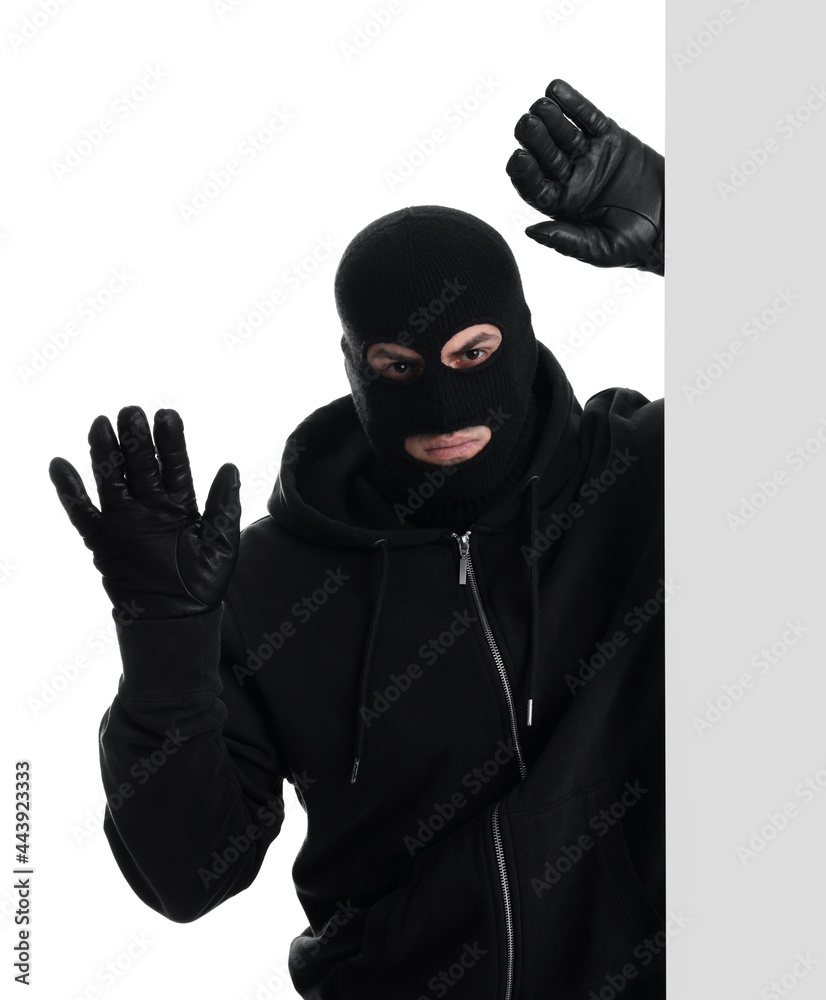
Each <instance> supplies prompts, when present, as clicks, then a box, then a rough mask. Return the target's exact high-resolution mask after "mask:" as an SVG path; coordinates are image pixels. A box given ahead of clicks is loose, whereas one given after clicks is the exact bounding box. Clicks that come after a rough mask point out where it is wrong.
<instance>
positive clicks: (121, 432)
mask: <svg viewBox="0 0 826 1000" xmlns="http://www.w3.org/2000/svg"><path fill="white" fill-rule="evenodd" d="M118 437H119V438H120V450H121V452H122V453H123V461H124V465H125V466H126V482H127V484H128V486H129V492H130V493H131V494H132V496H133V497H134V498H135V499H136V500H138V501H139V502H141V503H144V502H146V501H150V502H151V501H153V500H159V499H161V497H162V496H163V489H162V486H161V472H160V469H159V468H158V460H157V458H156V457H155V445H154V443H153V441H152V435H151V433H150V431H149V421H148V420H147V419H146V414H145V413H144V412H143V410H142V409H141V408H140V407H139V406H124V407H123V409H122V410H121V411H120V413H119V414H118Z"/></svg>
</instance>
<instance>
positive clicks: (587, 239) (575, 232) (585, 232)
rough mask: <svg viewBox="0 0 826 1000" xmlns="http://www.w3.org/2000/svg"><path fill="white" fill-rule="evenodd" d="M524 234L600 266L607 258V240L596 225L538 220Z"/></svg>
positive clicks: (544, 244)
mask: <svg viewBox="0 0 826 1000" xmlns="http://www.w3.org/2000/svg"><path fill="white" fill-rule="evenodd" d="M525 234H526V235H527V236H530V238H531V239H532V240H536V242H537V243H541V244H542V245H543V246H546V247H551V248H552V249H554V250H556V251H558V252H559V253H561V254H564V255H565V256H566V257H575V258H576V259H577V260H582V261H585V262H587V263H589V264H594V265H596V266H600V264H601V262H602V261H604V260H606V259H607V256H608V252H609V247H608V241H607V239H606V237H605V235H604V233H602V231H601V230H599V229H598V228H597V227H596V226H577V225H573V224H572V223H570V222H540V223H538V224H537V225H535V226H529V227H528V228H527V229H526V230H525Z"/></svg>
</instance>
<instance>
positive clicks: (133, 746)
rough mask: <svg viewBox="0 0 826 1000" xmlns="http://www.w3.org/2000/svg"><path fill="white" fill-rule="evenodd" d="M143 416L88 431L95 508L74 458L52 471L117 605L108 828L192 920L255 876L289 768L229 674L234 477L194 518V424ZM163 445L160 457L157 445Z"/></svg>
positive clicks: (223, 476) (147, 895)
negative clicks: (119, 670) (189, 440)
mask: <svg viewBox="0 0 826 1000" xmlns="http://www.w3.org/2000/svg"><path fill="white" fill-rule="evenodd" d="M154 438H155V440H154V443H153V440H152V434H151V433H150V431H149V425H148V422H147V419H146V416H145V414H144V413H143V411H142V410H141V409H140V407H135V406H132V407H125V408H124V409H123V410H121V412H120V413H119V415H118V437H116V436H115V433H114V431H113V429H112V426H111V424H110V423H109V421H108V419H107V418H106V417H102V416H101V417H98V418H97V419H96V420H95V421H94V423H93V424H92V428H91V430H90V432H89V445H90V451H91V457H92V467H93V470H94V473H95V479H96V483H97V487H98V495H99V498H100V510H98V509H97V508H96V507H95V506H94V505H93V504H92V502H91V500H90V499H89V497H88V495H87V493H86V490H85V488H84V486H83V482H82V480H81V478H80V476H79V475H78V473H77V471H76V470H75V469H74V467H73V466H72V465H70V463H68V462H67V461H66V460H65V459H62V458H55V459H53V460H52V462H51V464H50V466H49V474H50V476H51V479H52V482H53V483H54V485H55V487H56V489H57V492H58V497H59V499H60V501H61V503H62V505H63V507H64V509H65V510H66V513H67V514H68V516H69V519H70V521H71V523H72V524H73V525H74V526H75V528H76V529H77V530H78V532H79V533H80V535H81V537H82V538H83V540H84V542H85V544H86V546H87V547H88V548H89V549H91V550H92V552H93V554H94V562H95V565H96V566H97V568H98V569H99V570H100V572H101V574H102V577H103V586H104V589H105V590H106V593H107V594H108V595H109V598H110V599H111V601H112V604H113V606H114V611H113V615H114V618H115V623H116V627H117V630H118V639H119V643H120V649H121V656H122V658H123V675H122V677H121V680H120V684H119V688H118V695H117V697H116V698H115V700H114V702H113V704H112V707H111V708H110V710H109V711H108V712H107V714H106V716H105V717H104V720H103V723H102V725H101V730H100V747H101V768H102V774H103V783H104V787H105V790H106V795H107V803H108V810H107V816H106V820H105V829H106V834H107V836H108V838H109V842H110V844H111V846H112V850H113V852H114V854H115V858H116V859H117V861H118V864H119V865H120V867H121V869H122V871H123V873H124V875H125V876H126V878H127V880H128V881H129V882H130V884H131V885H132V887H133V888H134V889H135V891H136V892H137V893H138V895H139V896H140V897H141V898H142V899H143V900H144V901H145V902H146V903H148V904H149V905H150V906H152V907H153V908H154V909H156V910H158V911H159V912H161V913H164V914H165V915H166V916H168V917H170V918H171V919H173V920H181V921H184V920H192V919H195V918H196V917H198V916H200V915H201V914H202V913H204V912H206V911H207V910H208V909H210V908H211V907H213V906H216V905H217V904H218V903H220V902H221V901H222V900H223V899H226V898H227V897H228V896H230V895H232V894H233V893H235V892H239V891H240V890H241V889H242V888H244V887H245V886H247V885H249V883H250V882H251V881H252V879H253V878H254V876H255V874H256V872H257V871H258V868H259V867H260V864H261V861H262V859H263V856H264V852H265V851H266V848H267V846H268V844H269V843H270V842H271V841H272V839H273V838H274V837H275V836H276V834H277V833H278V830H279V829H280V825H281V821H282V819H283V807H282V800H281V786H282V780H281V768H280V765H279V764H278V762H277V761H276V752H275V751H274V749H273V748H272V743H271V740H269V738H268V735H269V734H268V732H267V727H266V723H265V721H264V720H263V719H262V718H260V712H259V709H258V707H257V705H256V703H255V701H254V695H252V693H251V692H252V690H253V689H252V687H250V688H249V689H248V691H249V692H250V693H249V694H247V693H246V692H245V700H243V701H242V700H241V699H240V695H239V694H238V692H237V690H236V689H238V687H239V686H238V685H237V684H231V683H230V684H228V685H227V689H228V694H229V695H230V696H231V697H232V698H233V699H234V702H235V703H234V704H233V706H232V711H230V710H229V708H228V703H226V702H225V701H223V700H222V699H221V697H220V696H221V693H222V684H221V673H222V671H225V670H226V669H231V664H232V663H233V662H241V656H242V654H243V642H242V640H241V637H240V635H239V634H238V629H237V625H236V623H235V620H234V618H233V616H232V614H231V612H230V611H229V609H228V608H225V607H224V606H223V600H224V595H225V592H226V590H227V587H228V586H229V583H230V579H231V577H232V573H233V570H234V568H235V564H236V561H237V556H238V547H239V542H240V513H241V507H240V503H239V486H240V484H239V481H238V470H237V469H236V468H235V466H233V465H231V464H227V465H224V466H222V467H221V469H220V470H219V471H218V474H217V475H216V477H215V480H214V482H213V484H212V487H211V488H210V491H209V496H208V497H207V502H206V507H205V510H204V514H203V517H202V516H201V515H200V514H199V512H198V507H197V503H196V500H195V492H194V489H193V486H192V476H191V473H190V469H189V459H188V457H187V452H186V444H185V441H184V433H183V423H182V422H181V419H180V417H179V416H178V414H177V413H175V411H174V410H159V411H158V413H157V414H156V415H155V424H154ZM156 448H157V452H156Z"/></svg>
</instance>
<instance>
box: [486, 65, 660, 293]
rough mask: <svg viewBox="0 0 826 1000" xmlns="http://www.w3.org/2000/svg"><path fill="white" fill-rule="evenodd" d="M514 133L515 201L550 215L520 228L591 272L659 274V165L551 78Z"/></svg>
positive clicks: (635, 141)
mask: <svg viewBox="0 0 826 1000" xmlns="http://www.w3.org/2000/svg"><path fill="white" fill-rule="evenodd" d="M545 93H546V96H545V97H542V98H540V99H539V100H538V101H536V102H535V103H534V104H533V105H532V107H531V112H532V114H526V115H523V116H522V117H521V118H520V119H519V121H518V122H517V124H516V128H515V130H514V135H515V136H516V139H517V141H518V142H519V143H521V145H522V146H523V148H522V149H517V150H515V151H514V153H513V154H512V155H511V157H510V159H509V160H508V162H507V165H506V167H505V169H506V170H507V173H508V175H509V176H510V178H511V181H512V182H513V185H514V187H515V188H516V190H517V191H518V192H519V194H520V196H521V197H522V198H523V199H524V200H525V201H526V202H527V203H528V204H529V205H531V206H532V207H533V208H535V209H537V211H539V212H542V213H543V215H547V216H549V217H550V218H552V219H553V220H554V221H553V222H540V223H538V224H537V225H535V226H530V227H529V228H528V229H526V230H525V232H526V234H527V235H528V236H530V237H531V238H532V239H534V240H536V241H537V242H538V243H542V244H543V245H544V246H549V247H553V248H554V249H555V250H557V251H559V253H562V254H565V255H566V256H569V257H575V258H576V259H577V260H581V261H583V262H585V263H588V264H593V265H595V266H596V267H635V268H638V269H639V270H641V271H652V272H653V273H655V274H664V271H665V252H664V242H665V210H664V174H665V161H664V159H663V157H662V155H661V154H660V153H657V152H655V151H654V150H653V149H651V147H650V146H646V145H645V143H643V142H641V141H640V140H639V139H638V138H637V137H636V136H634V135H632V134H631V133H630V132H628V131H626V130H625V129H622V128H620V127H619V126H618V125H617V123H616V122H615V121H613V120H612V119H610V118H606V117H605V115H604V114H603V113H602V112H601V111H599V110H598V109H597V108H595V107H594V105H593V104H591V102H590V101H588V100H587V99H586V98H584V97H583V96H582V95H581V94H579V93H578V92H577V91H576V90H574V89H573V87H571V86H569V85H568V84H567V83H566V82H565V81H564V80H553V81H552V82H551V83H550V84H549V85H548V88H547V90H546V92H545Z"/></svg>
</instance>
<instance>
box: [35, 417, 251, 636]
mask: <svg viewBox="0 0 826 1000" xmlns="http://www.w3.org/2000/svg"><path fill="white" fill-rule="evenodd" d="M154 435H155V444H154V445H153V443H152V435H151V434H150V431H149V423H148V421H147V419H146V414H145V413H144V412H143V410H142V409H141V408H140V407H139V406H127V407H124V408H123V409H122V410H121V411H120V413H119V414H118V436H119V438H120V440H118V438H117V437H115V432H114V431H113V429H112V425H111V424H110V423H109V420H108V418H107V417H104V416H100V417H97V419H96V420H95V421H94V423H93V424H92V427H91V430H90V431H89V446H90V451H91V456H92V468H93V470H94V474H95V481H96V482H97V487H98V496H99V497H100V508H101V509H100V510H98V509H97V508H96V507H95V506H93V504H92V502H91V501H90V499H89V497H88V495H87V493H86V490H85V489H84V486H83V481H82V480H81V478H80V476H79V475H78V473H77V471H76V470H75V468H74V467H73V466H72V465H71V464H70V463H69V462H67V461H66V460H65V459H64V458H53V459H52V461H51V463H50V465H49V476H50V478H51V480H52V482H53V483H54V485H55V487H56V489H57V494H58V497H59V498H60V502H61V503H62V504H63V507H64V509H65V510H66V513H67V514H68V515H69V520H70V521H71V522H72V524H73V525H74V526H75V527H76V528H77V530H78V531H79V532H80V534H81V536H82V538H83V541H84V542H85V543H86V545H87V547H88V548H90V549H91V550H92V552H93V553H94V557H95V558H94V563H95V566H97V568H98V569H99V570H100V572H101V573H102V574H103V586H104V588H105V590H106V593H107V594H108V595H109V598H110V600H111V601H112V603H113V605H114V606H115V608H116V609H121V608H123V609H126V610H127V614H128V615H129V616H130V617H136V616H138V615H139V616H140V617H141V618H145V619H161V618H181V617H185V616H187V615H194V614H199V613H201V612H204V611H208V610H210V609H212V608H215V607H217V606H218V605H220V604H221V601H222V600H223V597H224V593H225V592H226V589H227V586H228V585H229V581H230V578H231V576H232V572H233V569H234V568H235V563H236V560H237V558H238V541H239V536H240V520H241V504H240V500H239V488H240V482H239V476H238V470H237V468H236V467H235V466H234V465H232V464H229V463H228V464H226V465H222V466H221V468H220V469H219V470H218V474H217V475H216V476H215V479H214V481H213V483H212V487H211V488H210V491H209V496H208V497H207V502H206V507H205V509H204V515H203V517H201V515H200V514H199V513H198V505H197V503H196V500H195V491H194V489H193V486H192V475H191V473H190V469H189V458H188V457H187V453H186V442H185V440H184V425H183V422H182V421H181V418H180V417H179V416H178V414H177V413H176V412H175V411H174V410H158V412H157V413H156V414H155V426H154ZM156 447H157V456H156V454H155V448H156Z"/></svg>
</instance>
